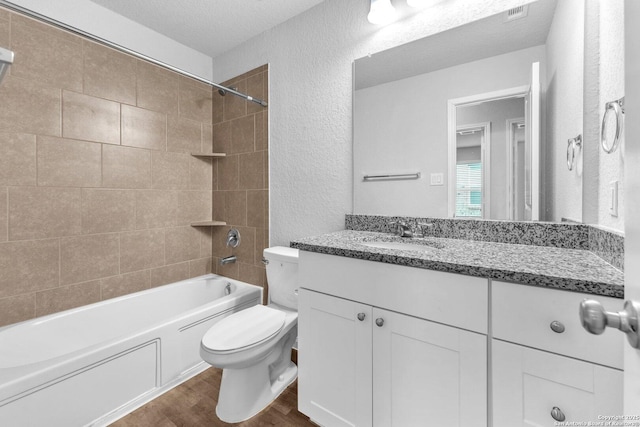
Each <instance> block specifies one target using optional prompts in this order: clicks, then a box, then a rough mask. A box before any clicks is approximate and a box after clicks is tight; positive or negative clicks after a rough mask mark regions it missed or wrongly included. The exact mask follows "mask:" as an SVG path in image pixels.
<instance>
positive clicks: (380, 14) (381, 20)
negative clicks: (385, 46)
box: [367, 0, 396, 25]
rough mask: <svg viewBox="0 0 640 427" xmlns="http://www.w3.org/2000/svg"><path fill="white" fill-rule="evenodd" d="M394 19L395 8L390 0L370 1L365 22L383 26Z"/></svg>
mask: <svg viewBox="0 0 640 427" xmlns="http://www.w3.org/2000/svg"><path fill="white" fill-rule="evenodd" d="M395 19H396V8H395V7H393V5H392V4H391V0H371V8H370V9H369V14H368V15H367V20H368V21H369V22H371V23H372V24H378V25H385V24H388V23H390V22H393V21H394V20H395Z"/></svg>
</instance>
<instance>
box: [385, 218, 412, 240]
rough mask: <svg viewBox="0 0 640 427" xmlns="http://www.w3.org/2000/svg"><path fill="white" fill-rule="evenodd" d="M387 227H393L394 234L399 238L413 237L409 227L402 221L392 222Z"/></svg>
mask: <svg viewBox="0 0 640 427" xmlns="http://www.w3.org/2000/svg"><path fill="white" fill-rule="evenodd" d="M389 225H392V226H395V229H394V234H395V235H396V236H400V237H413V231H411V227H410V226H409V224H407V223H406V222H404V221H393V222H390V223H389Z"/></svg>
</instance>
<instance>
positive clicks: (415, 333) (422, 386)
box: [373, 308, 487, 427]
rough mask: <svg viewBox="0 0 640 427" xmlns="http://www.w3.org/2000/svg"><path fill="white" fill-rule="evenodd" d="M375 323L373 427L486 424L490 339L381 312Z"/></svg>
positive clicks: (379, 310)
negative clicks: (379, 324)
mask: <svg viewBox="0 0 640 427" xmlns="http://www.w3.org/2000/svg"><path fill="white" fill-rule="evenodd" d="M373 319H374V320H373V321H374V326H373V342H374V345H373V386H374V392H373V408H374V415H373V425H374V426H380V427H393V426H395V427H406V426H438V427H448V426H460V427H469V426H473V427H481V426H486V425H487V337H486V335H481V334H477V333H474V332H468V331H464V330H462V329H458V328H453V327H450V326H444V325H441V324H438V323H433V322H429V321H426V320H423V319H418V318H415V317H411V316H406V315H402V314H398V313H395V312H391V311H386V310H382V309H378V308H374V309H373ZM378 319H381V320H382V322H384V323H383V324H382V326H378V324H377V323H375V322H376V321H378V323H380V321H379V320H378Z"/></svg>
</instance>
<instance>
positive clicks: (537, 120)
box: [353, 0, 585, 222]
mask: <svg viewBox="0 0 640 427" xmlns="http://www.w3.org/2000/svg"><path fill="white" fill-rule="evenodd" d="M584 23H585V2H584V0H562V1H557V0H538V1H536V2H533V3H530V4H528V5H527V6H525V7H524V8H518V9H517V10H516V9H514V10H509V11H505V12H504V13H501V14H499V15H495V16H491V17H489V18H485V19H482V20H478V21H475V22H472V23H469V24H466V25H463V26H461V27H457V28H454V29H452V30H449V31H446V32H442V33H439V34H436V35H433V36H430V37H426V38H424V39H421V40H417V41H414V42H411V43H408V44H405V45H402V46H398V47H395V48H393V49H389V50H386V51H382V52H379V53H375V54H372V55H369V56H367V57H364V58H360V59H358V60H356V61H355V65H354V73H355V78H354V82H355V84H354V125H353V129H354V147H353V149H354V213H356V214H375V215H406V216H420V217H452V216H455V217H471V218H486V219H513V220H546V221H560V220H565V219H568V220H573V221H577V222H581V221H582V220H583V215H582V205H583V203H582V199H583V164H582V156H581V152H577V153H574V154H575V160H574V165H573V168H572V169H571V170H569V168H568V166H567V158H566V156H567V141H568V140H569V139H570V138H574V137H576V136H577V135H581V134H582V133H583V104H584V99H583V93H584V90H585V87H584V80H583V74H584V71H583V70H584V66H585V48H584V46H585V24H584Z"/></svg>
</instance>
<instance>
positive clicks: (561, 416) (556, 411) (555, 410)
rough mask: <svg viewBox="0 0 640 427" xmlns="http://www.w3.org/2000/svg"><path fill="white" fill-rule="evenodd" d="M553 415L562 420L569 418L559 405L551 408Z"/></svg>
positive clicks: (557, 419)
mask: <svg viewBox="0 0 640 427" xmlns="http://www.w3.org/2000/svg"><path fill="white" fill-rule="evenodd" d="M551 417H553V419H554V420H556V421H560V422H562V421H564V420H565V419H566V418H567V417H565V416H564V413H563V412H562V410H561V409H560V408H558V407H557V406H554V407H553V409H551Z"/></svg>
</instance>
